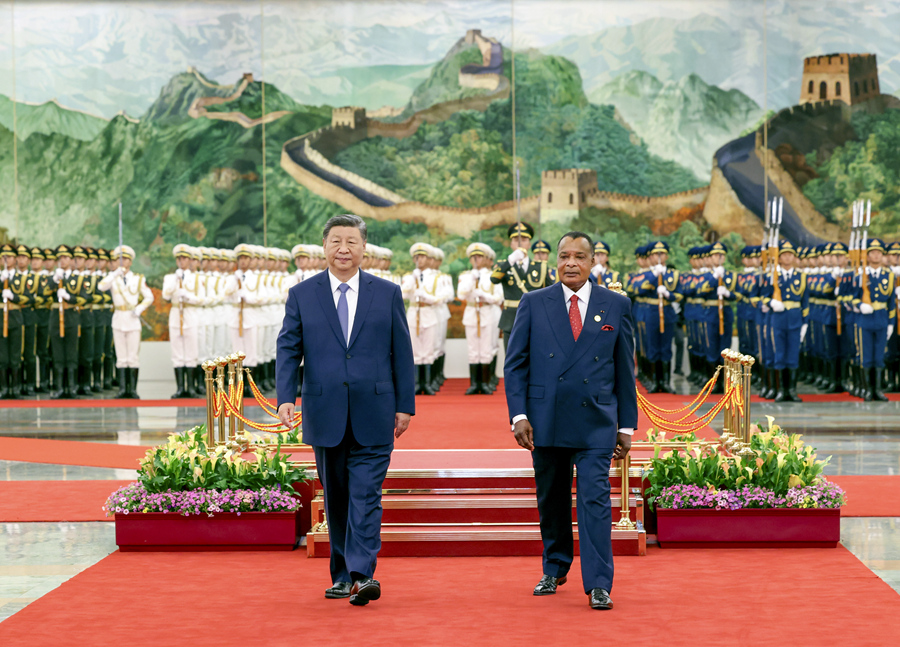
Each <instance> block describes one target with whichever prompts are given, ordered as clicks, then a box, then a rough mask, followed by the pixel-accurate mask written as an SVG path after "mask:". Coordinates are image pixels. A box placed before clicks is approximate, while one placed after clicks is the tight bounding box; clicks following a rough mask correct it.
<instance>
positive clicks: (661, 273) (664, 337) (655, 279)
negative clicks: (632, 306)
mask: <svg viewBox="0 0 900 647" xmlns="http://www.w3.org/2000/svg"><path fill="white" fill-rule="evenodd" d="M646 252H647V255H648V260H649V263H650V267H649V268H648V270H647V271H646V272H644V273H643V274H639V275H637V276H636V277H634V278H633V279H632V289H633V294H634V297H635V300H636V301H637V302H638V303H640V304H644V306H645V308H644V310H645V312H644V326H645V337H646V344H647V345H646V353H647V356H646V358H647V361H648V362H649V365H650V367H651V368H652V370H653V373H652V375H653V383H652V386H651V387H649V388H648V390H649V391H650V393H673V391H672V386H671V384H670V383H669V375H670V373H671V369H672V339H673V338H674V336H675V325H676V321H677V319H678V313H677V312H676V311H675V306H677V307H678V308H679V309H680V308H681V306H680V301H681V298H682V296H681V294H680V293H679V292H678V287H679V274H678V270H674V269H672V270H670V269H667V268H666V262H667V261H668V260H669V245H668V244H667V243H664V242H663V241H656V242H655V243H651V244H650V246H649V249H647V250H646Z"/></svg>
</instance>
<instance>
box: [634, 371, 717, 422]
mask: <svg viewBox="0 0 900 647" xmlns="http://www.w3.org/2000/svg"><path fill="white" fill-rule="evenodd" d="M721 371H722V367H721V366H719V367H718V368H717V369H716V372H715V373H713V376H712V377H711V378H709V381H708V382H707V383H706V384H705V385H704V386H703V388H702V389H700V393H698V394H697V397H696V398H694V400H693V401H692V402H690V403H689V404H686V405H685V406H683V407H681V408H680V409H663V408H662V407H659V406H657V405H655V404H653V403H652V402H649V401H647V406H648V407H649V408H651V409H653V410H654V411H658V412H660V413H681V412H682V411H685V410H687V409H691V411H689V413H693V412H694V411H696V410H697V409H699V408H700V407H701V406H702V405H703V403H704V402H706V400H707V398H709V396H710V394H711V393H712V390H713V387H715V385H716V381H717V380H718V379H719V373H720V372H721ZM694 405H696V406H694Z"/></svg>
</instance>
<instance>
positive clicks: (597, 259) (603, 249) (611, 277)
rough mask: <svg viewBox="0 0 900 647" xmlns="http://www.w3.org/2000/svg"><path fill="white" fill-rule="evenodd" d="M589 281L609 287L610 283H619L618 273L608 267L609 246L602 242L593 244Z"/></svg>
mask: <svg viewBox="0 0 900 647" xmlns="http://www.w3.org/2000/svg"><path fill="white" fill-rule="evenodd" d="M591 281H593V282H594V283H597V284H598V285H603V286H606V287H609V284H610V283H619V282H620V278H619V273H618V272H616V271H615V270H612V269H610V267H609V245H607V244H606V243H604V242H603V241H602V240H598V241H597V242H596V243H594V266H593V267H592V268H591Z"/></svg>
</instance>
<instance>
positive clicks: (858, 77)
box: [800, 54, 881, 106]
mask: <svg viewBox="0 0 900 647" xmlns="http://www.w3.org/2000/svg"><path fill="white" fill-rule="evenodd" d="M879 94H881V91H880V90H879V88H878V63H877V62H876V60H875V54H826V55H823V56H809V57H807V58H805V59H803V83H802V86H801V88H800V103H801V104H804V103H815V102H816V101H830V100H834V99H837V100H839V101H843V102H844V103H846V104H848V105H851V106H852V105H854V104H857V103H861V102H863V101H867V100H869V99H871V98H873V97H877V96H879Z"/></svg>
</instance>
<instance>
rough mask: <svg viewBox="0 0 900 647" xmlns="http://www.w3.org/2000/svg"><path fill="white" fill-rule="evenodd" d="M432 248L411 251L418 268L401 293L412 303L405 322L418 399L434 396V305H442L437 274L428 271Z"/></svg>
mask: <svg viewBox="0 0 900 647" xmlns="http://www.w3.org/2000/svg"><path fill="white" fill-rule="evenodd" d="M430 248H431V245H428V244H427V243H415V244H414V245H413V246H412V247H410V248H409V255H410V256H412V259H413V262H414V263H415V264H416V268H415V269H414V270H413V271H412V272H410V273H409V274H406V275H405V276H404V277H403V283H402V284H401V286H400V290H401V292H402V293H403V298H404V299H405V300H407V301H408V302H409V306H408V307H407V309H406V320H407V323H408V324H409V334H410V337H411V338H412V349H413V360H414V362H415V365H416V395H434V389H433V388H432V386H431V381H432V376H431V371H432V364H433V363H434V359H435V348H436V342H435V340H436V338H437V334H438V323H439V322H438V312H437V309H436V308H435V305H436V304H437V303H438V301H439V297H438V290H439V288H440V286H439V281H438V278H439V277H438V273H437V272H436V271H435V270H434V269H432V268H430V267H429V265H430V261H429V256H430V255H431V253H432V251H431V249H430Z"/></svg>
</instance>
